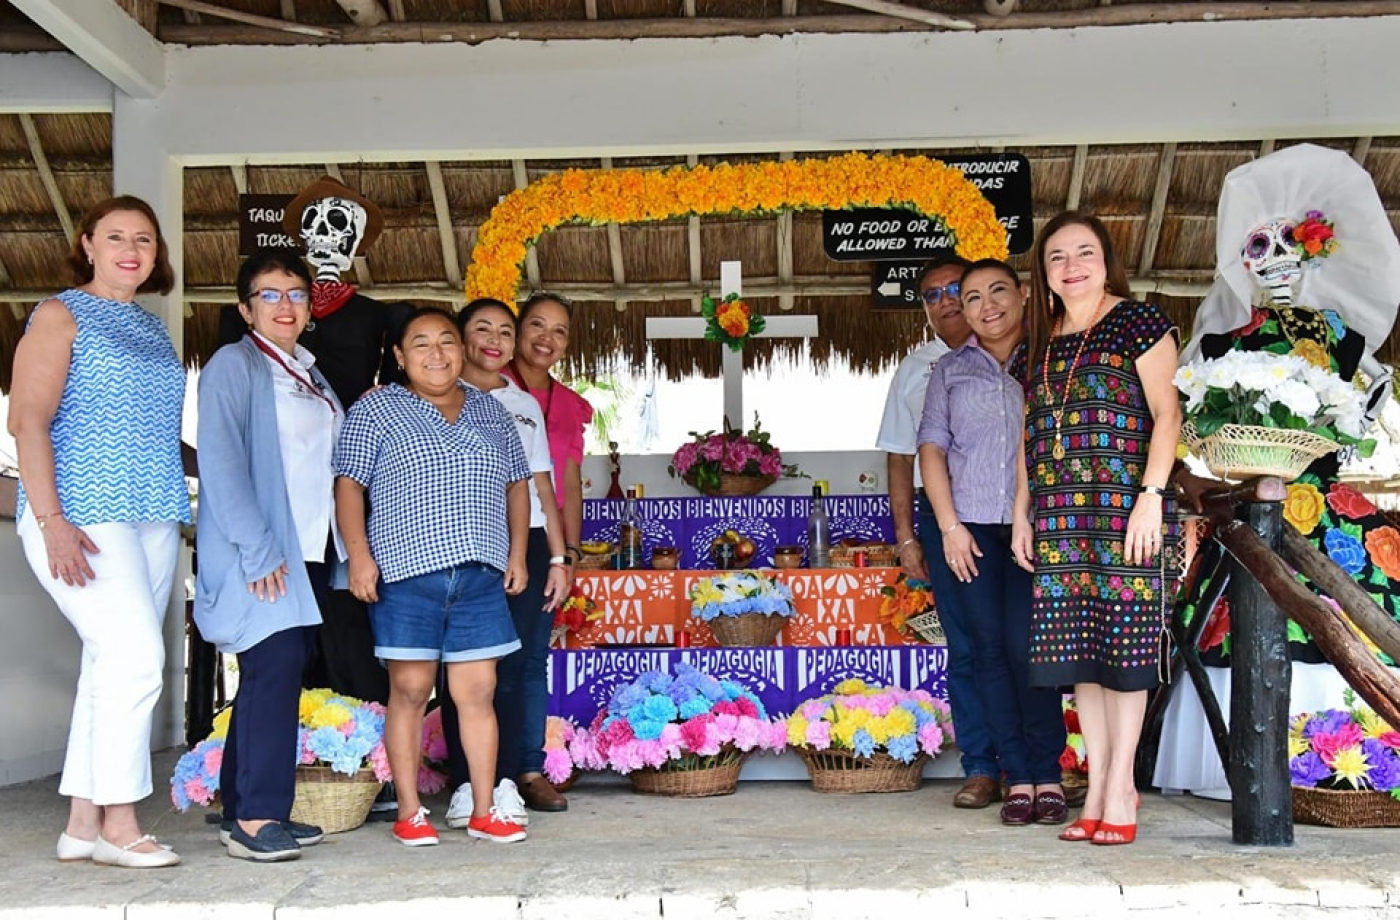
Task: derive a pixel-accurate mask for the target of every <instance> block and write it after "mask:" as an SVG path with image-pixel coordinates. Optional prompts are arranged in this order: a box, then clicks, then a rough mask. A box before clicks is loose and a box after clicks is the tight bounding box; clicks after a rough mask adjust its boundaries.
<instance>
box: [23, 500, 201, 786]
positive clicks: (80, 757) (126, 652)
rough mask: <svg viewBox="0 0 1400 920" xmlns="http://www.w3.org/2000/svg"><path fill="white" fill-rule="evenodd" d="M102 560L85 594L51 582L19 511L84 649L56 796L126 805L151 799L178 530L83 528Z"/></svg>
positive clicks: (32, 551) (39, 537)
mask: <svg viewBox="0 0 1400 920" xmlns="http://www.w3.org/2000/svg"><path fill="white" fill-rule="evenodd" d="M82 530H83V532H84V533H86V534H87V535H88V537H89V538H90V539H91V540H92V542H93V543H95V544H97V548H98V549H99V550H101V552H100V553H95V554H93V555H90V556H88V564H89V565H91V566H92V570H93V572H95V573H96V575H97V577H96V578H95V579H92V580H91V581H89V582H88V583H87V585H86V586H85V587H81V588H80V587H77V586H76V585H66V584H64V583H63V580H62V579H58V578H54V577H53V576H52V575H50V574H49V559H48V551H47V549H46V548H45V546H44V535H43V534H42V533H41V532H40V530H39V527H38V525H37V524H36V522H35V521H34V515H33V512H32V511H31V510H30V509H28V508H25V511H24V516H23V517H22V518H20V521H19V526H18V533H19V537H20V540H21V541H22V542H23V544H24V555H25V558H26V559H28V561H29V567H30V568H31V569H33V570H34V575H35V577H37V578H38V579H39V583H40V584H41V585H43V587H44V590H46V591H48V592H49V596H50V597H52V598H53V600H54V603H55V604H57V605H58V609H59V610H60V611H61V612H62V613H63V615H64V617H66V618H67V619H68V622H70V623H72V624H73V628H74V629H75V630H77V631H78V637H79V638H81V639H82V640H83V661H82V668H81V670H80V671H79V672H78V694H77V698H76V699H74V701H73V721H72V724H71V725H70V726H69V729H68V752H67V754H66V756H65V757H64V761H63V781H62V782H61V783H60V784H59V787H58V791H59V794H60V795H67V796H75V797H77V798H82V799H91V800H92V801H93V802H94V803H96V804H98V805H124V804H127V803H129V802H138V801H140V800H141V799H144V798H145V797H146V796H148V795H150V794H151V716H152V713H153V712H154V711H155V707H156V701H157V700H159V699H160V691H161V686H162V683H163V677H164V669H165V636H164V633H163V631H162V628H163V623H164V621H165V609H166V605H167V604H168V603H169V600H170V585H171V581H172V580H173V579H174V577H175V563H176V560H177V558H178V554H179V552H178V551H179V545H180V544H179V540H180V529H179V525H178V524H176V523H175V522H173V521H170V522H164V521H163V522H160V523H137V524H132V523H113V524H89V525H87V526H85V527H83V528H82Z"/></svg>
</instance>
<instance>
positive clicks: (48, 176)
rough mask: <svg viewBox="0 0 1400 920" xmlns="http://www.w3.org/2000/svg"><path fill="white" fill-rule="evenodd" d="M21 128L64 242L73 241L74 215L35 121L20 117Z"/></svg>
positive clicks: (25, 115)
mask: <svg viewBox="0 0 1400 920" xmlns="http://www.w3.org/2000/svg"><path fill="white" fill-rule="evenodd" d="M19 123H20V127H21V128H23V129H24V139H25V141H26V142H28V144H29V155H30V156H31V157H33V158H34V168H35V169H36V170H38V172H39V181H40V182H42V183H43V184H44V191H45V192H47V193H48V195H49V204H51V205H53V209H54V213H56V214H57V215H58V223H59V225H60V226H61V227H63V239H64V242H70V241H71V240H72V239H73V215H72V214H70V213H68V204H67V203H66V202H65V201H64V200H63V195H62V193H60V192H59V190H58V183H57V182H55V181H54V177H53V170H52V169H50V168H49V158H48V157H47V156H45V155H44V145H43V144H42V143H40V141H39V131H38V129H36V128H35V127H34V119H33V118H32V117H31V116H30V115H29V114H28V113H26V112H21V113H20V116H19Z"/></svg>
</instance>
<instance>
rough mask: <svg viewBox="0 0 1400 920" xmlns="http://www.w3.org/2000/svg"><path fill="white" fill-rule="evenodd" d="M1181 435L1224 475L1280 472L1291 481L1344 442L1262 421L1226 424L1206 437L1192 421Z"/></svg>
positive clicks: (1209, 464)
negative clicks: (1202, 435) (1272, 426)
mask: <svg viewBox="0 0 1400 920" xmlns="http://www.w3.org/2000/svg"><path fill="white" fill-rule="evenodd" d="M1181 439H1182V440H1183V441H1185V442H1186V446H1187V447H1189V448H1191V452H1192V453H1194V454H1196V455H1197V456H1199V457H1200V458H1201V459H1202V460H1204V461H1205V464H1206V466H1208V467H1210V471H1211V472H1212V473H1214V474H1215V475H1217V476H1219V477H1220V478H1221V479H1244V478H1246V477H1249V476H1278V477H1279V478H1281V479H1284V480H1289V481H1291V480H1294V479H1297V478H1298V477H1299V476H1300V475H1301V474H1302V472H1303V471H1304V470H1306V469H1307V468H1308V466H1309V464H1311V463H1312V462H1313V461H1314V460H1316V459H1317V458H1318V457H1323V456H1326V455H1327V454H1330V453H1332V452H1333V451H1334V450H1336V449H1337V448H1338V447H1339V446H1340V445H1338V444H1337V442H1336V441H1331V440H1328V439H1327V438H1324V437H1322V436H1321V435H1316V434H1313V433H1312V432H1311V431H1297V430H1294V429H1287V428H1264V427H1262V426H1258V425H1223V426H1221V428H1220V430H1219V431H1217V432H1216V433H1215V434H1213V435H1211V436H1210V437H1206V438H1202V437H1200V436H1199V435H1197V434H1196V426H1195V425H1194V424H1192V423H1191V422H1187V423H1186V424H1184V425H1182V426H1181Z"/></svg>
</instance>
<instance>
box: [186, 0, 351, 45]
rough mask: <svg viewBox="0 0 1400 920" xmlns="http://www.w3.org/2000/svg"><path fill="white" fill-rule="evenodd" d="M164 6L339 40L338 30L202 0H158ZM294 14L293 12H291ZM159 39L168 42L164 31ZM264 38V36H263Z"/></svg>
mask: <svg viewBox="0 0 1400 920" xmlns="http://www.w3.org/2000/svg"><path fill="white" fill-rule="evenodd" d="M159 2H160V3H161V4H163V5H165V6H173V7H174V8H175V9H177V10H191V11H193V12H196V13H204V14H206V15H208V16H212V17H214V18H216V19H227V20H229V21H231V22H241V23H243V24H244V25H250V26H257V27H258V28H259V29H271V30H272V31H274V32H286V33H288V34H289V35H305V36H307V37H308V38H340V30H339V29H329V28H325V27H322V26H309V25H303V24H302V23H299V22H297V21H295V20H289V19H273V18H272V17H270V16H257V15H254V14H253V13H242V12H239V11H238V10H230V9H225V8H224V7H222V6H215V5H214V4H212V3H205V2H203V0H159ZM293 12H295V10H293ZM199 29H200V30H201V31H205V32H208V33H210V34H211V35H218V34H219V33H220V32H223V31H224V29H222V28H221V29H218V30H212V29H210V28H209V27H208V26H207V25H203V26H199ZM161 37H162V38H163V39H166V40H169V36H168V34H167V32H166V30H164V29H163V30H161ZM264 38H266V36H264Z"/></svg>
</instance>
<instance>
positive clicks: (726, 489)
mask: <svg viewBox="0 0 1400 920" xmlns="http://www.w3.org/2000/svg"><path fill="white" fill-rule="evenodd" d="M685 481H686V483H688V484H689V485H690V486H691V487H692V488H695V489H698V490H699V491H700V494H701V495H724V496H738V495H757V494H758V493H760V492H762V491H763V490H764V489H766V488H768V487H769V486H771V485H772V484H773V483H775V482H777V481H778V477H776V476H740V475H738V474H735V473H720V475H719V485H718V486H710V485H705V486H698V485H696V484H695V477H694V476H690V475H687V476H686V477H685Z"/></svg>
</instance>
